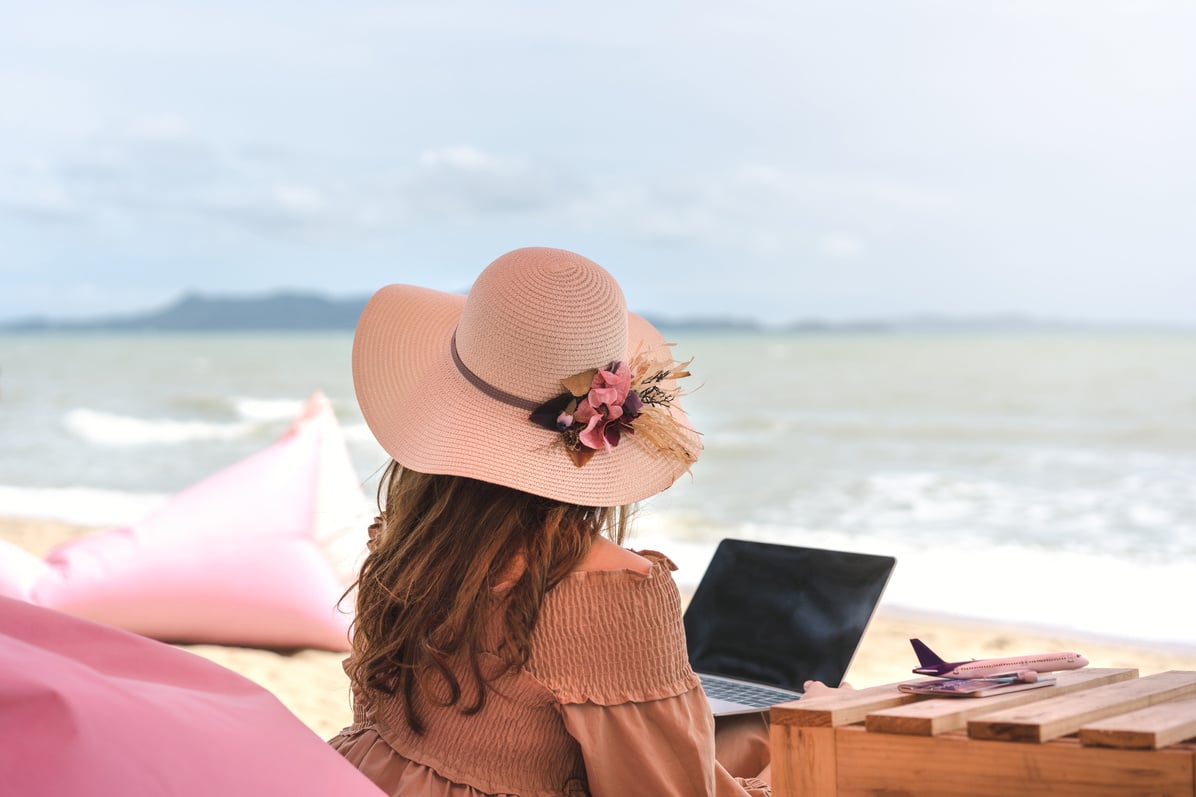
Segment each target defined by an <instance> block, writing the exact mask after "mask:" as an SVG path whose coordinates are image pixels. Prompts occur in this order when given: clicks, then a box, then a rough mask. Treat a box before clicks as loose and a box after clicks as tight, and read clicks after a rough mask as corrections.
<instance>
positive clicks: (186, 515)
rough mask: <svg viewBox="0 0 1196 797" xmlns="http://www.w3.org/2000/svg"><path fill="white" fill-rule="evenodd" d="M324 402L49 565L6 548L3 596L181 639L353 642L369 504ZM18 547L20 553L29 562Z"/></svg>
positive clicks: (0, 574) (69, 546)
mask: <svg viewBox="0 0 1196 797" xmlns="http://www.w3.org/2000/svg"><path fill="white" fill-rule="evenodd" d="M367 503H368V502H367V501H366V498H365V496H364V494H363V493H362V490H361V487H360V485H359V483H358V480H357V475H356V473H355V472H354V470H353V466H352V463H351V462H350V460H349V455H348V452H347V450H346V449H345V443H344V437H343V436H342V434H341V431H340V426H339V425H338V424H337V421H336V416H335V415H333V413H332V409H331V407H330V406H329V404H328V401H327V399H325V398H324V397H323V396H322V395H320V394H318V393H317V394H316V395H314V396H313V397H312V398H311V399H310V400H309V402H308V404H307V406H306V408H305V410H304V412H303V414H302V415H301V416H300V418H299V419H298V420H296V421H295V423H294V424H293V426H292V427H291V429H290V430H289V431H288V432H287V433H286V434H285V435H284V436H283V437H282V439H281V440H279V441H278V442H277V443H275V444H274V445H273V446H271V447H269V448H267V449H266V450H264V451H261V452H259V453H257V454H255V455H253V456H251V457H249V458H247V459H245V460H242V461H241V462H238V463H236V464H234V465H232V466H230V467H228V468H226V469H224V470H222V471H220V472H218V473H216V474H214V475H212V476H210V477H208V478H206V479H204V480H203V481H201V482H199V483H198V484H195V485H193V486H192V487H190V488H188V489H186V490H184V491H182V492H181V493H179V494H178V495H176V496H174V497H173V498H171V499H170V501H168V502H167V503H166V504H165V505H164V506H162V507H161V508H160V509H159V510H158V511H156V512H154V513H153V514H151V515H150V516H149V517H146V518H145V519H143V520H141V521H139V522H137V523H134V524H133V525H131V526H125V527H121V528H114V529H108V530H106V531H103V532H98V533H96V534H92V535H89V536H87V537H83V538H81V539H78V540H74V541H72V542H69V543H66V544H64V545H60V546H59V547H57V548H55V549H54V550H53V551H51V552H50V553H49V555H47V557H46V560H45V562H44V563H43V562H41V561H39V560H37V559H36V558H35V557H31V556H30V555H29V554H27V553H25V552H24V551H17V550H16V549H14V548H13V547H12V546H8V547H7V548H3V547H0V557H2V558H3V561H4V563H3V564H0V595H5V596H8V597H13V598H18V599H22V600H28V601H30V602H32V603H35V604H38V605H40V606H45V607H48V608H52V609H58V610H60V611H64V612H67V613H69V614H73V615H76V616H78V617H85V618H88V619H91V620H96V621H98V622H103V623H108V624H110V625H115V626H118V627H120V628H124V629H127V630H129V631H135V632H137V633H139V634H144V635H146V636H150V637H154V638H156V639H163V640H168V641H179V642H209V643H214V644H222V645H248V646H255V647H280V648H293V647H313V648H324V649H327V650H348V647H349V644H348V627H349V623H350V621H351V620H352V616H351V612H352V601H351V600H349V601H346V602H345V604H344V608H343V610H342V609H341V608H339V607H338V605H337V603H338V601H339V599H340V597H341V595H342V594H343V592H344V590H345V588H346V587H347V586H348V584H349V583H350V582H351V580H352V574H353V571H354V568H355V566H356V564H357V562H358V560H359V558H360V556H361V554H362V552H363V551H364V548H365V542H366V535H367V530H366V529H367V526H368V524H369V520H368V518H369V516H370V514H371V513H370V512H369V510H368V505H367ZM22 554H23V556H22Z"/></svg>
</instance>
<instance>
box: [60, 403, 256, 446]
mask: <svg viewBox="0 0 1196 797" xmlns="http://www.w3.org/2000/svg"><path fill="white" fill-rule="evenodd" d="M62 425H63V426H64V427H66V429H67V430H68V431H70V432H71V433H72V434H74V435H76V436H77V437H80V438H82V439H83V440H86V441H87V442H89V443H95V444H97V445H107V446H140V445H174V444H177V443H190V442H194V441H198V440H234V439H237V438H240V437H245V436H246V435H248V434H250V433H251V432H252V431H253V428H254V425H253V424H251V423H209V422H207V421H178V420H171V419H149V418H134V417H130V416H128V415H115V414H112V413H107V412H99V411H97V410H92V409H87V408H85V407H81V408H77V409H73V410H70V411H69V412H67V413H66V414H65V415H64V416H63V418H62Z"/></svg>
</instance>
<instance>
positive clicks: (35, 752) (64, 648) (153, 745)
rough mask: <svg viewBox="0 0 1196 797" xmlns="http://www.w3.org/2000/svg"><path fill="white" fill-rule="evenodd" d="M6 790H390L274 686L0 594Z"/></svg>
mask: <svg viewBox="0 0 1196 797" xmlns="http://www.w3.org/2000/svg"><path fill="white" fill-rule="evenodd" d="M0 706H2V707H3V710H0V739H3V740H4V743H3V745H0V792H3V793H4V794H12V795H21V797H61V795H69V794H94V795H171V796H172V797H212V796H213V795H216V796H217V797H261V795H273V794H286V795H313V796H314V795H319V796H320V797H324V796H325V795H337V796H338V797H379V795H380V794H381V792H380V791H379V790H378V789H377V788H376V787H375V786H374V785H373V784H372V783H371V782H370V781H369V780H368V779H366V778H365V776H363V775H362V774H361V773H360V772H358V771H357V770H356V769H355V768H354V767H353V766H351V765H350V764H349V763H348V762H346V761H345V760H344V759H343V758H342V757H341V756H340V754H338V753H337V752H336V751H334V750H333V749H332V748H331V747H329V746H328V745H327V744H325V743H324V742H323V741H322V740H321V739H320V738H319V737H318V736H316V735H315V734H314V733H312V732H311V730H310V729H308V728H307V726H305V725H304V724H303V723H302V722H300V721H299V720H298V719H296V718H295V716H294V715H293V714H291V713H290V712H289V711H288V710H287V709H286V708H285V707H284V706H283V705H282V704H281V703H279V702H278V700H276V699H275V698H274V696H273V695H271V694H270V693H269V692H267V691H266V690H264V689H262V688H261V687H259V686H257V685H256V684H254V683H253V682H251V681H249V680H247V679H245V678H242V677H241V676H240V675H237V674H236V673H234V672H232V671H230V670H226V669H225V668H223V667H220V666H219V665H217V664H213V663H212V662H210V661H207V660H206V659H203V658H200V657H199V656H195V655H193V654H191V653H187V652H186V651H182V650H178V649H176V648H172V647H170V646H169V645H164V644H162V643H160V642H155V641H153V640H151V639H146V638H144V637H140V636H136V635H134V634H130V633H127V632H125V631H121V630H119V629H115V628H111V627H108V626H103V625H99V624H96V623H91V622H88V621H86V620H79V619H76V618H73V617H68V616H67V615H64V614H61V613H59V612H54V611H50V610H48V609H42V608H39V607H37V606H33V605H30V604H28V603H24V602H21V601H15V600H10V599H7V598H0Z"/></svg>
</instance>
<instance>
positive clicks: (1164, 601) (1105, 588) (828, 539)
mask: <svg viewBox="0 0 1196 797" xmlns="http://www.w3.org/2000/svg"><path fill="white" fill-rule="evenodd" d="M672 514H673V513H670V512H662V513H659V514H655V515H654V516H652V517H649V518H647V519H646V521H647V522H644V519H641V522H640V523H638V531H637V532H636V534H635V535H634V537H633V539H632V544H633V547H637V548H643V547H646V548H652V549H656V550H660V551H662V552H663V553H665V554H667V555H668V556H669V557H670V558H671V559H673V560H674V561H675V562H676V563H677V565H678V571H677V573H676V574H675V576H676V580H677V583H678V585H679V586H680V587H681V589H682V590H692V589H694V588H695V587H696V586H697V583H698V580H699V579H700V578H701V575H702V573H703V572H704V571H705V569H706V565H707V564H708V563H709V561H710V557H711V556H712V555H713V553H714V548H715V545H716V544H717V539H712V538H706V539H696V538H695V536H694V530H693V529H692V528H691V527H690V525H689V523H688V519H685V520H684V522H683V521H681V519H679V518H677V517H672ZM720 536H726V537H737V538H740V539H755V540H762V541H768V542H781V543H786V544H789V545H807V546H810V547H815V548H829V549H832V550H842V551H856V552H864V553H877V554H887V555H891V556H896V557H897V567H896V569H895V570H894V572H893V577H892V579H891V580H890V582H889V586H888V589H887V590H886V591H885V596H884V599H883V601H882V604H881V605H882V607H884V606H888V607H892V608H895V609H906V610H914V611H917V612H922V613H930V614H937V615H952V616H955V617H959V618H970V619H972V620H974V621H975V622H977V623H980V624H983V623H992V624H997V625H1001V624H1015V625H1019V626H1024V627H1037V628H1041V629H1044V630H1052V631H1060V632H1067V633H1071V634H1074V635H1077V636H1100V637H1109V638H1115V639H1124V640H1138V641H1143V642H1150V643H1155V644H1164V645H1169V646H1179V647H1184V648H1192V649H1196V630H1194V629H1193V628H1192V627H1191V626H1190V624H1186V623H1183V622H1182V621H1180V620H1179V619H1178V618H1177V615H1176V614H1175V612H1174V611H1152V607H1167V606H1171V607H1177V606H1186V605H1188V604H1190V603H1191V584H1192V583H1194V582H1196V558H1192V557H1189V558H1175V559H1171V560H1167V561H1159V560H1147V561H1144V560H1142V559H1139V558H1136V557H1129V556H1125V555H1118V554H1117V553H1114V552H1105V553H1084V552H1076V551H1060V550H1047V549H1043V548H1037V547H1034V546H1029V545H1018V544H1015V543H1004V542H1001V541H996V542H994V541H985V540H979V539H976V538H970V539H964V538H960V539H955V538H952V537H949V536H948V537H943V538H941V539H940V540H939V541H938V542H937V543H936V544H934V545H931V546H927V545H926V544H925V542H924V541H901V540H894V539H892V538H887V537H881V536H868V535H864V536H861V535H852V534H845V533H843V532H833V531H817V530H813V529H804V528H796V527H792V526H790V527H782V526H764V525H756V524H743V525H741V526H739V527H737V528H734V529H729V530H727V531H726V532H725V533H722V534H721V535H720Z"/></svg>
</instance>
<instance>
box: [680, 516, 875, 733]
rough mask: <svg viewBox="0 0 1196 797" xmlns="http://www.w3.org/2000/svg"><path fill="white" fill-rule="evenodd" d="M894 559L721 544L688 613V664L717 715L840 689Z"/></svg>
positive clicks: (763, 544)
mask: <svg viewBox="0 0 1196 797" xmlns="http://www.w3.org/2000/svg"><path fill="white" fill-rule="evenodd" d="M896 562H897V560H896V559H894V558H893V557H891V556H880V555H875V554H862V553H848V552H845V551H829V550H824V549H820V548H802V547H797V546H791V545H779V544H776V543H767V542H751V541H748V540H730V539H728V540H723V541H722V542H720V543H719V545H718V548H717V549H716V550H715V552H714V558H713V559H711V561H710V565H709V566H708V567H707V568H706V572H705V573H704V574H703V575H702V580H701V582H699V584H698V588H697V590H696V591H695V592H694V595H693V598H692V599H691V600H690V602H689V606H688V607H687V608H686V610H685V637H686V642H687V644H688V646H689V662H690V666H692V667H693V669H694V672H696V673H697V674H698V676H699V677H700V678H701V679H702V688H703V689H704V690H705V692H706V696H707V698H708V699H709V700H710V706H711V708H712V709H713V710H714V714H715V716H727V715H731V714H746V713H749V712H755V711H763V710H765V709H767V708H768V707H769V706H773V705H776V704H777V703H785V702H788V701H790V700H797V699H798V698H799V697H801V694H802V686H803V684H804V683H805V682H806V681H807V680H810V679H813V680H816V681H822V682H823V683H825V684H827V685H828V686H838V685H839V684H840V683H842V681H843V676H844V675H845V674H846V672H847V667H848V665H850V664H851V659H852V657H853V656H854V655H855V651H856V648H858V647H859V644H860V640H861V639H862V638H863V636H864V630H865V629H866V628H867V627H868V622H869V621H870V620H871V619H872V615H873V613H874V612H875V610H876V606H877V604H879V603H880V596H881V594H882V593H883V592H884V589H885V586H886V585H887V584H888V581H889V575H890V574H891V573H892V572H893V566H894V565H895V564H896Z"/></svg>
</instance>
